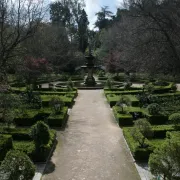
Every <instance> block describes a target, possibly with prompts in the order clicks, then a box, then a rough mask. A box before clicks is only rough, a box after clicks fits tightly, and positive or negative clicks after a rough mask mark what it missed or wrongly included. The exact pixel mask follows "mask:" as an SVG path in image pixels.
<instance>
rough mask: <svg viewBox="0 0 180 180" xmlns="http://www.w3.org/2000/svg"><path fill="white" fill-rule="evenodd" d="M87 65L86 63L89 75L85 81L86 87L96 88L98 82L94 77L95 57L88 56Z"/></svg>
mask: <svg viewBox="0 0 180 180" xmlns="http://www.w3.org/2000/svg"><path fill="white" fill-rule="evenodd" d="M86 59H87V63H86V68H87V69H88V75H87V78H86V80H85V85H86V86H95V85H96V81H95V78H94V77H93V73H94V62H93V61H94V57H93V56H92V55H91V54H90V55H89V56H86Z"/></svg>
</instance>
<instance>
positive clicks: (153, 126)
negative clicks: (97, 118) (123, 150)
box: [100, 74, 180, 179]
mask: <svg viewBox="0 0 180 180" xmlns="http://www.w3.org/2000/svg"><path fill="white" fill-rule="evenodd" d="M102 77H103V76H100V78H102ZM105 77H106V75H104V78H105ZM117 77H118V76H117V75H115V77H114V75H112V76H111V78H108V77H106V78H108V80H107V84H106V87H105V88H104V94H105V96H106V98H107V101H108V103H109V105H110V107H111V108H112V109H113V113H114V116H115V119H116V121H117V123H118V124H119V126H120V127H121V128H122V129H123V134H124V137H125V139H126V141H127V144H128V146H129V148H130V151H131V153H132V155H133V157H134V159H135V160H136V161H137V162H145V163H147V162H148V164H149V167H150V169H151V172H152V174H154V175H158V174H161V175H163V176H164V177H167V178H168V179H171V178H174V179H179V169H178V168H177V167H178V163H179V145H178V143H179V137H180V113H179V111H180V106H179V100H180V92H179V91H177V86H176V84H174V83H173V82H168V81H164V80H159V79H149V80H148V79H146V78H144V79H141V81H144V83H143V84H140V85H141V87H140V86H139V87H137V84H135V85H134V86H132V82H131V81H134V76H133V75H132V77H133V78H132V79H131V75H130V76H127V75H124V76H122V74H120V75H119V77H118V78H117ZM122 78H124V79H126V81H125V82H124V83H122V86H121V87H114V86H113V85H112V84H111V82H112V81H113V80H114V79H119V80H120V81H122ZM141 81H140V82H141ZM138 82H139V81H138ZM177 148H178V149H177ZM169 158H170V159H169ZM171 168H172V169H171ZM170 169H171V171H170Z"/></svg>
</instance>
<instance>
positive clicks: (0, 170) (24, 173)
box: [0, 121, 56, 179]
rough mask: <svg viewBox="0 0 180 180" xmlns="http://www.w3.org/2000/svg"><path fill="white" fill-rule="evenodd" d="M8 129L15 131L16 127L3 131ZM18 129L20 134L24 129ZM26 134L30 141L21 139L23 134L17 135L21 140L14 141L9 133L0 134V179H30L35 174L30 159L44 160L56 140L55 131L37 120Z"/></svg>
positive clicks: (35, 160) (11, 131)
mask: <svg viewBox="0 0 180 180" xmlns="http://www.w3.org/2000/svg"><path fill="white" fill-rule="evenodd" d="M8 131H9V132H10V133H15V132H16V131H18V129H16V130H13V129H11V130H10V129H9V130H7V129H6V130H5V133H7V132H8ZM19 131H20V132H21V134H22V131H23V132H24V131H25V129H24V130H23V129H19ZM1 132H2V133H3V131H1ZM16 133H18V132H16ZM24 134H25V132H24ZM28 134H29V137H30V138H31V141H22V140H23V139H24V136H18V139H19V140H21V141H14V140H13V139H12V136H11V135H4V134H3V135H1V136H0V138H1V141H0V142H1V143H0V160H1V161H2V163H1V165H0V179H32V178H33V176H34V174H35V166H34V164H33V162H32V161H34V162H45V161H46V160H47V158H48V157H49V156H50V155H51V154H50V153H51V150H53V149H52V148H53V145H54V143H55V141H56V133H55V131H53V130H50V129H49V127H48V125H47V124H45V123H44V122H42V121H39V122H37V123H36V124H35V125H33V126H32V127H31V128H30V129H29V130H28ZM26 135H27V134H26ZM15 137H16V136H15ZM20 137H21V138H22V139H21V138H20Z"/></svg>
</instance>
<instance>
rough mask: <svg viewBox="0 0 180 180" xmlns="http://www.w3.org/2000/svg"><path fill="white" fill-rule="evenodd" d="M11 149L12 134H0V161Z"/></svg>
mask: <svg viewBox="0 0 180 180" xmlns="http://www.w3.org/2000/svg"><path fill="white" fill-rule="evenodd" d="M10 149H12V136H11V135H0V161H2V160H3V159H4V157H5V156H6V153H7V152H8V151H9V150H10Z"/></svg>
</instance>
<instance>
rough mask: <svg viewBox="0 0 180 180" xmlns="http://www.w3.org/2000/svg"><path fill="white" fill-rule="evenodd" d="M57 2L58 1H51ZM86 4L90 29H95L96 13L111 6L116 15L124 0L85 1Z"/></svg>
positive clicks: (110, 8)
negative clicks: (104, 7)
mask: <svg viewBox="0 0 180 180" xmlns="http://www.w3.org/2000/svg"><path fill="white" fill-rule="evenodd" d="M50 1H56V0H50ZM84 1H85V3H86V8H85V9H86V13H87V14H88V19H89V22H90V28H93V27H94V22H95V21H96V16H95V14H96V12H98V11H99V10H101V7H103V6H109V10H110V11H112V12H113V13H116V9H117V7H119V6H120V5H121V3H122V2H123V0H84Z"/></svg>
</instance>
